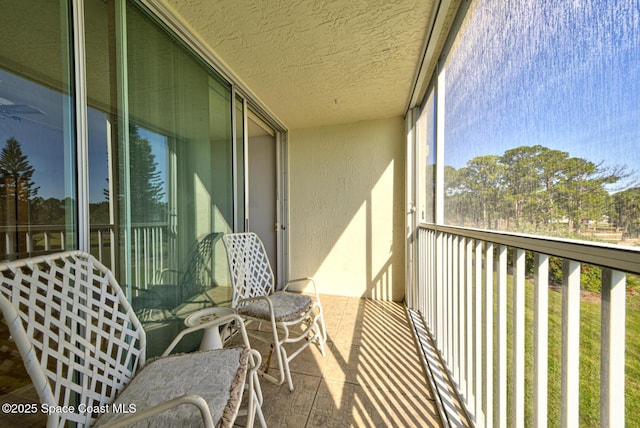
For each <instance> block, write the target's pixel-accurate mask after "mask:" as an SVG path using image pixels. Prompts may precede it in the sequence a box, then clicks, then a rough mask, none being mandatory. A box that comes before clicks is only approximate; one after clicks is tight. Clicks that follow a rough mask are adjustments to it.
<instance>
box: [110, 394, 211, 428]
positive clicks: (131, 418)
mask: <svg viewBox="0 0 640 428" xmlns="http://www.w3.org/2000/svg"><path fill="white" fill-rule="evenodd" d="M183 404H188V405H192V406H195V407H197V408H198V410H199V411H200V415H201V416H202V422H203V423H204V426H205V427H206V428H214V425H213V418H212V417H211V411H210V410H209V405H208V404H207V402H206V401H205V399H204V398H202V397H201V396H199V395H196V394H186V395H183V396H181V397H177V398H174V399H172V400H169V401H165V402H164V403H160V404H158V405H156V406H153V407H149V408H146V409H144V410H141V411H139V412H136V413H134V414H131V415H127V416H123V417H121V418H118V419H117V420H115V421H113V422H109V423H107V424H106V425H103V426H104V427H109V428H120V427H126V426H129V425H132V424H134V423H136V422H139V421H142V420H144V419H148V418H150V417H152V416H155V415H157V414H160V413H162V412H166V411H167V410H171V409H173V408H174V407H178V406H181V405H183Z"/></svg>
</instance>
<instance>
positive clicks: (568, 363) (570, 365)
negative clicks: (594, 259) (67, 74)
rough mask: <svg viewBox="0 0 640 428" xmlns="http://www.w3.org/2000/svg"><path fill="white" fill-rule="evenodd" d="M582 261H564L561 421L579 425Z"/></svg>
mask: <svg viewBox="0 0 640 428" xmlns="http://www.w3.org/2000/svg"><path fill="white" fill-rule="evenodd" d="M579 358H580V263H579V262H575V261H573V260H568V259H565V260H564V262H563V265H562V392H561V394H562V395H561V401H562V404H561V424H562V426H563V427H564V428H574V427H575V428H577V427H578V426H579V404H580V398H579V397H580V377H579V376H580V368H579V367H580V365H579V364H578V362H579V361H580V360H579Z"/></svg>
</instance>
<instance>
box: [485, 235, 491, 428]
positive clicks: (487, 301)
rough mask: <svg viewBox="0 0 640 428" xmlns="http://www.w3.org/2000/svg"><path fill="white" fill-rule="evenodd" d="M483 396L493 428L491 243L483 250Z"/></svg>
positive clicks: (488, 424) (486, 415)
mask: <svg viewBox="0 0 640 428" xmlns="http://www.w3.org/2000/svg"><path fill="white" fill-rule="evenodd" d="M484 284H485V291H484V300H485V302H484V331H485V333H484V334H485V338H484V341H485V345H484V346H485V352H484V364H485V373H484V396H485V403H484V406H485V409H484V412H485V419H486V424H485V426H487V427H492V426H493V243H491V242H486V243H485V250H484Z"/></svg>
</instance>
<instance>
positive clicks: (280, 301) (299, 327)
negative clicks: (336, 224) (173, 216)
mask: <svg viewBox="0 0 640 428" xmlns="http://www.w3.org/2000/svg"><path fill="white" fill-rule="evenodd" d="M222 241H223V242H224V245H225V247H226V249H227V259H228V261H229V272H230V274H231V282H232V284H233V300H232V306H233V307H234V308H235V309H236V310H237V312H238V314H239V315H241V316H242V317H243V318H245V319H247V320H248V321H251V320H254V321H259V322H268V323H269V325H270V327H271V333H272V334H273V336H272V337H269V338H266V337H263V336H262V335H260V334H252V333H251V331H249V332H248V333H249V335H250V336H251V337H253V338H255V339H257V340H260V341H263V342H267V343H270V344H271V347H272V350H271V352H272V353H273V352H275V354H276V358H277V361H278V368H279V371H280V376H279V377H274V376H272V375H269V374H268V370H269V360H270V358H267V362H266V365H265V369H264V370H263V377H265V378H266V379H267V380H270V381H271V382H274V383H276V384H282V383H283V382H284V380H285V379H286V380H287V382H288V384H289V390H291V391H293V382H292V380H291V370H290V368H289V362H290V361H291V360H293V359H294V358H295V357H296V356H297V355H298V354H299V353H300V352H302V351H303V350H304V349H305V348H306V347H307V346H309V345H310V344H311V343H314V342H315V343H317V344H318V346H319V347H320V351H321V352H322V355H323V356H324V344H325V342H326V340H327V333H326V328H325V324H324V316H323V313H322V305H321V304H320V296H319V294H318V290H317V288H316V284H315V281H314V280H313V278H300V279H295V280H292V281H289V282H288V283H287V284H286V285H285V286H284V288H283V289H282V290H279V291H276V290H275V284H274V277H273V271H272V269H271V265H270V263H269V259H268V257H267V254H266V251H265V249H264V245H263V244H262V241H261V240H260V238H259V237H258V236H257V235H256V234H255V233H232V234H227V235H225V236H223V238H222ZM296 282H309V283H311V284H312V285H313V290H314V293H315V296H309V295H306V294H300V293H295V292H290V291H287V288H288V287H289V285H290V284H292V283H296ZM292 329H294V331H292ZM285 344H297V345H298V346H297V347H296V348H295V349H294V350H293V351H292V352H291V354H290V355H289V354H288V352H287V350H286V349H285Z"/></svg>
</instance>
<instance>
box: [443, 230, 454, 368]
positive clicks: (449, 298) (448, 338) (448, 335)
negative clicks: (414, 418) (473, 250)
mask: <svg viewBox="0 0 640 428" xmlns="http://www.w3.org/2000/svg"><path fill="white" fill-rule="evenodd" d="M452 248H453V243H452V235H450V234H447V255H446V265H445V266H446V268H445V269H444V271H445V274H446V279H445V281H444V283H445V284H447V294H446V297H445V299H446V303H445V310H446V311H447V323H446V326H447V327H446V329H447V331H446V332H445V342H446V344H447V354H446V355H447V366H448V367H449V369H450V370H451V369H452V367H453V304H452V303H453V283H452V277H453V273H452V271H453V266H452V260H453V254H452ZM451 371H453V370H451Z"/></svg>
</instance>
